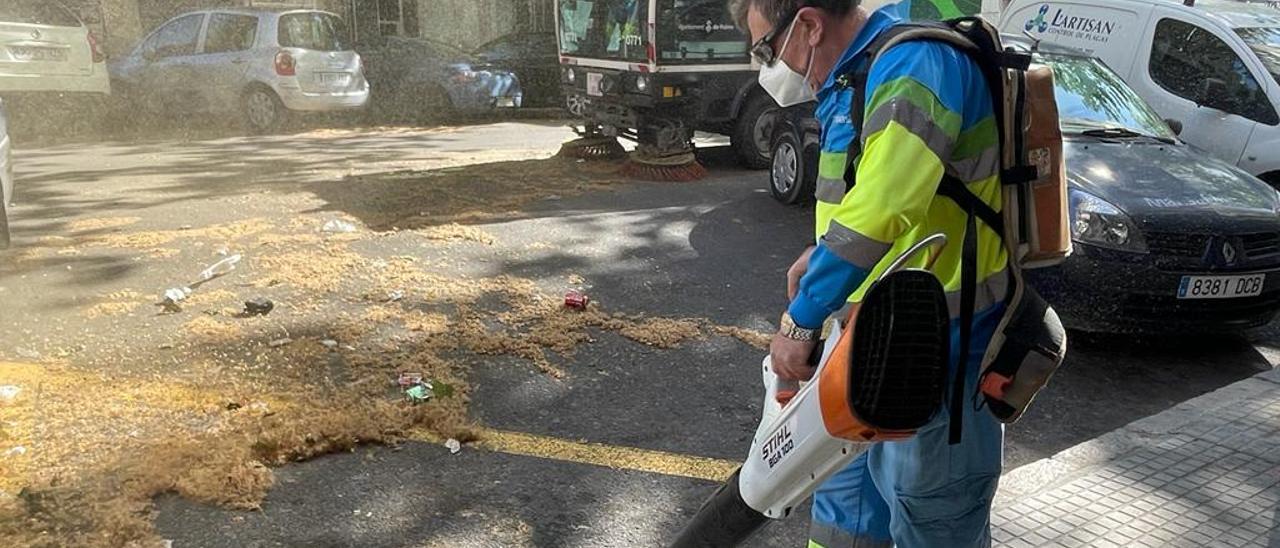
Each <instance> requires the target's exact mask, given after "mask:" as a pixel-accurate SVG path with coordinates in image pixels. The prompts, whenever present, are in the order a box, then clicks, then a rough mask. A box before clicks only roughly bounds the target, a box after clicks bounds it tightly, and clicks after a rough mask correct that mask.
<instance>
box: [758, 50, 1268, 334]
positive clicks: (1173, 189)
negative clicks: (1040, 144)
mask: <svg viewBox="0 0 1280 548" xmlns="http://www.w3.org/2000/svg"><path fill="white" fill-rule="evenodd" d="M1024 46H1025V44H1024ZM1036 58H1037V61H1038V62H1041V63H1045V64H1048V65H1050V66H1052V67H1053V68H1054V74H1055V78H1056V80H1055V85H1056V89H1055V91H1056V93H1055V95H1056V97H1057V101H1058V108H1059V113H1060V115H1061V119H1062V129H1063V134H1064V139H1065V152H1066V164H1067V176H1068V181H1069V183H1070V188H1069V192H1070V207H1071V211H1070V215H1071V218H1070V220H1071V223H1072V224H1071V229H1072V239H1073V241H1074V244H1075V252H1074V253H1073V254H1072V256H1071V257H1070V258H1068V259H1067V260H1066V261H1065V262H1064V263H1063V264H1062V265H1060V266H1058V267H1053V268H1045V269H1037V270H1031V271H1028V273H1027V276H1028V279H1029V280H1031V282H1032V283H1033V284H1034V285H1035V286H1036V287H1037V288H1038V289H1039V290H1040V291H1041V293H1043V294H1044V296H1045V298H1046V299H1048V300H1049V301H1050V302H1051V303H1052V304H1053V306H1054V307H1055V308H1056V309H1057V310H1058V312H1059V314H1060V315H1061V316H1062V318H1063V320H1064V322H1065V323H1067V324H1068V325H1069V326H1070V327H1073V328H1076V329H1082V330H1089V331H1110V332H1130V331H1143V332H1202V331H1230V330H1237V329H1243V328H1248V327H1254V326H1258V325H1262V324H1265V323H1267V322H1269V321H1270V320H1271V319H1272V318H1273V317H1274V316H1275V314H1276V312H1277V310H1280V194H1277V192H1276V190H1274V189H1272V188H1271V187H1270V186H1268V185H1267V184H1266V183H1264V182H1262V181H1261V180H1259V179H1257V178H1255V177H1253V176H1252V175H1249V174H1248V173H1246V172H1244V171H1241V170H1240V169H1237V168H1236V167H1234V166H1232V165H1230V164H1227V163H1225V162H1222V161H1219V160H1216V159H1214V158H1212V157H1211V156H1210V155H1208V154H1206V153H1205V152H1203V151H1201V150H1199V149H1196V148H1194V147H1192V146H1189V145H1187V144H1185V143H1183V142H1181V141H1179V140H1178V139H1177V137H1176V135H1175V132H1174V131H1173V130H1172V129H1170V127H1169V124H1168V123H1166V122H1165V121H1164V120H1161V119H1160V118H1159V116H1158V115H1157V114H1156V113H1155V111H1153V110H1152V109H1151V108H1150V107H1149V106H1147V104H1146V103H1145V102H1143V100H1142V99H1141V98H1139V97H1138V95H1137V94H1136V93H1135V92H1134V91H1133V90H1132V89H1130V88H1129V87H1128V86H1127V85H1126V84H1125V83H1124V82H1123V81H1122V80H1121V79H1120V77H1119V76H1117V75H1116V74H1115V73H1114V72H1112V71H1111V70H1110V69H1108V68H1107V67H1106V66H1105V65H1104V64H1103V63H1102V62H1101V61H1098V60H1096V59H1092V58H1090V57H1087V56H1084V55H1083V54H1080V53H1078V52H1075V51H1074V50H1066V49H1058V48H1050V47H1047V46H1046V47H1045V48H1043V49H1042V50H1041V51H1040V52H1039V53H1038V54H1037V57H1036ZM809 112H811V111H805V110H803V109H802V110H799V111H794V110H793V111H792V112H791V116H789V117H788V123H784V124H781V125H780V127H781V128H783V129H782V130H781V131H782V132H783V133H779V134H776V135H775V138H774V148H775V167H774V169H773V171H772V172H771V177H770V184H771V187H772V188H771V190H772V191H773V194H774V196H775V197H776V198H778V199H779V200H781V201H784V202H788V203H797V202H801V201H807V200H809V199H811V198H812V188H813V186H812V185H813V181H812V178H813V177H816V169H813V167H812V166H815V165H816V163H817V157H816V154H817V146H816V144H815V131H816V130H815V129H814V124H813V123H812V122H810V121H809V120H811V118H810V116H811V114H809ZM785 132H790V135H786V134H784V133H785ZM797 150H798V151H803V152H805V153H803V154H794V152H792V153H789V152H788V151H797ZM793 158H794V160H793ZM788 176H791V177H790V178H788Z"/></svg>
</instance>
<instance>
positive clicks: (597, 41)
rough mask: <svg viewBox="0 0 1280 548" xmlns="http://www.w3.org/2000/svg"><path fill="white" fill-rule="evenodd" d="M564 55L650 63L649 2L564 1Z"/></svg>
mask: <svg viewBox="0 0 1280 548" xmlns="http://www.w3.org/2000/svg"><path fill="white" fill-rule="evenodd" d="M559 8H560V9H559V10H557V14H556V15H557V17H559V18H560V52H561V53H563V54H565V55H572V56H575V57H590V58H593V59H611V60H618V61H646V60H648V58H649V56H648V47H649V43H648V42H649V40H648V37H647V33H646V32H645V29H646V27H647V26H648V22H649V1H648V0H560V2H559Z"/></svg>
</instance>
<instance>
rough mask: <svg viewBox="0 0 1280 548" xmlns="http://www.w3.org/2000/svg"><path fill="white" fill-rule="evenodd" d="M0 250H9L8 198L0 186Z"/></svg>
mask: <svg viewBox="0 0 1280 548" xmlns="http://www.w3.org/2000/svg"><path fill="white" fill-rule="evenodd" d="M0 249H9V197H8V196H5V194H4V188H3V187H2V186H0Z"/></svg>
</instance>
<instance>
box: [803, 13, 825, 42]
mask: <svg viewBox="0 0 1280 548" xmlns="http://www.w3.org/2000/svg"><path fill="white" fill-rule="evenodd" d="M796 22H797V23H798V24H801V25H804V26H805V27H807V28H808V30H809V36H808V39H807V40H806V42H808V44H809V47H811V48H816V47H818V44H821V43H822V39H823V33H824V32H825V30H826V22H827V21H826V19H825V18H824V17H823V16H822V10H819V9H817V8H802V9H801V10H800V11H798V12H796Z"/></svg>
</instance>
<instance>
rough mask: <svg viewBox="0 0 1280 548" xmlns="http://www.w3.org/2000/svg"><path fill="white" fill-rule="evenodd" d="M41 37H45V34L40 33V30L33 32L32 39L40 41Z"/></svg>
mask: <svg viewBox="0 0 1280 548" xmlns="http://www.w3.org/2000/svg"><path fill="white" fill-rule="evenodd" d="M41 36H44V34H41V33H40V29H35V30H32V31H31V38H32V39H33V40H39V39H40V37H41Z"/></svg>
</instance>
